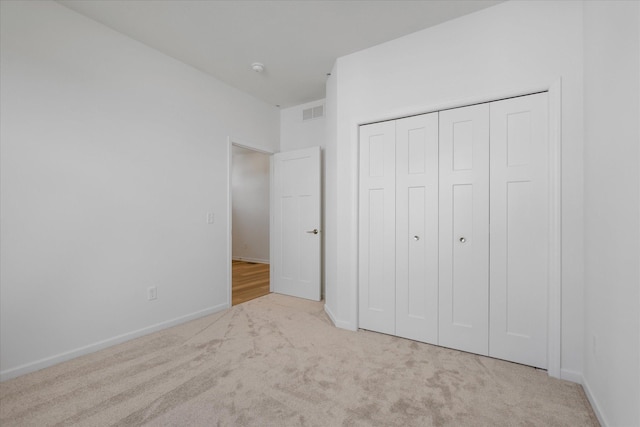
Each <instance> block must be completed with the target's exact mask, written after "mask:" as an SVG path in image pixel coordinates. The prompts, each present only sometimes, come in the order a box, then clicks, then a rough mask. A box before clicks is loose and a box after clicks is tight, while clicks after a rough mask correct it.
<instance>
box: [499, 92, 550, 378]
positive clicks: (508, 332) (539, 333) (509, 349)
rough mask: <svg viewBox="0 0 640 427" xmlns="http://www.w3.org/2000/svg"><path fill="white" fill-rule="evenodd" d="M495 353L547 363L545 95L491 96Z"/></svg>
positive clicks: (543, 365)
mask: <svg viewBox="0 0 640 427" xmlns="http://www.w3.org/2000/svg"><path fill="white" fill-rule="evenodd" d="M490 109H491V200H490V203H491V205H490V206H491V241H490V247H491V253H490V260H491V263H490V275H491V300H490V313H491V315H490V325H491V326H490V341H489V355H490V356H493V357H497V358H501V359H507V360H511V361H514V362H518V363H523V364H525V365H530V366H536V367H539V368H546V367H547V289H548V256H549V253H548V247H549V240H548V239H549V200H548V194H549V193H548V191H549V189H548V187H549V180H548V175H549V166H548V156H549V151H548V150H549V148H548V130H547V123H548V119H547V114H548V113H547V94H546V93H540V94H535V95H529V96H524V97H519V98H512V99H507V100H503V101H496V102H492V103H491V105H490Z"/></svg>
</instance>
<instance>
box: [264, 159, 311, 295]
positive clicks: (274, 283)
mask: <svg viewBox="0 0 640 427" xmlns="http://www.w3.org/2000/svg"><path fill="white" fill-rule="evenodd" d="M272 162H273V196H272V218H271V219H272V224H271V225H272V232H271V290H272V291H273V292H277V293H281V294H286V295H291V296H296V297H300V298H307V299H311V300H314V301H320V298H321V289H320V246H321V238H320V234H319V233H320V224H321V217H320V191H321V189H320V148H319V147H312V148H307V149H304V150H296V151H289V152H284V153H277V154H274V155H273V157H272Z"/></svg>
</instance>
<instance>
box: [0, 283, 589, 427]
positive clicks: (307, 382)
mask: <svg viewBox="0 0 640 427" xmlns="http://www.w3.org/2000/svg"><path fill="white" fill-rule="evenodd" d="M0 425H2V426H3V427H9V426H72V425H73V426H75V425H79V426H109V425H114V426H140V425H145V426H597V425H598V422H597V419H596V418H595V416H594V414H593V412H592V410H591V407H590V406H589V403H588V401H587V399H586V397H585V395H584V392H583V390H582V388H581V386H580V385H577V384H573V383H570V382H566V381H562V380H557V379H553V378H549V377H548V376H547V374H546V372H544V371H539V370H536V369H533V368H530V367H526V366H522V365H518V364H514V363H509V362H504V361H501V360H495V359H491V358H487V357H483V356H477V355H473V354H468V353H463V352H459V351H455V350H449V349H446V348H441V347H436V346H432V345H428V344H422V343H418V342H414V341H410V340H405V339H402V338H397V337H392V336H387V335H383V334H378V333H373V332H367V331H359V332H349V331H345V330H341V329H337V328H335V327H334V326H333V325H332V324H331V322H330V320H329V319H328V317H327V316H326V314H325V313H324V311H323V304H322V303H316V302H312V301H306V300H300V299H296V298H291V297H286V296H282V295H277V294H270V295H267V296H265V297H262V298H258V299H255V300H252V301H249V302H247V303H245V304H241V305H238V306H235V307H233V308H231V309H229V310H226V311H224V312H221V313H217V314H214V315H211V316H207V317H203V318H201V319H198V320H195V321H192V322H189V323H185V324H182V325H179V326H176V327H173V328H170V329H166V330H164V331H161V332H158V333H154V334H150V335H147V336H145V337H142V338H138V339H135V340H132V341H128V342H126V343H123V344H120V345H117V346H113V347H110V348H108V349H105V350H102V351H99V352H96V353H92V354H90V355H87V356H83V357H79V358H77V359H74V360H71V361H69V362H65V363H61V364H59V365H56V366H53V367H51V368H47V369H43V370H41V371H38V372H34V373H32V374H28V375H24V376H21V377H18V378H15V379H13V380H10V381H5V382H3V383H1V384H0Z"/></svg>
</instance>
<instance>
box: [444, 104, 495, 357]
mask: <svg viewBox="0 0 640 427" xmlns="http://www.w3.org/2000/svg"><path fill="white" fill-rule="evenodd" d="M439 142H440V147H439V148H440V203H439V205H440V271H439V278H440V280H439V286H440V288H439V298H440V304H439V308H440V312H439V344H440V345H442V346H445V347H451V348H455V349H459V350H464V351H469V352H472V353H477V354H484V355H486V354H488V345H489V336H488V334H489V325H488V321H489V312H488V310H489V105H488V104H480V105H473V106H470V107H463V108H456V109H452V110H446V111H442V112H440V141H439Z"/></svg>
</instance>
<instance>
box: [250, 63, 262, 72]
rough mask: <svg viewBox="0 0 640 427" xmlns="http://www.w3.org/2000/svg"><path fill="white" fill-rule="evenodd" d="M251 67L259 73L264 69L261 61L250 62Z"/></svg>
mask: <svg viewBox="0 0 640 427" xmlns="http://www.w3.org/2000/svg"><path fill="white" fill-rule="evenodd" d="M251 69H252V70H253V71H255V72H256V73H261V72H263V71H264V64H263V63H261V62H254V63H253V64H251Z"/></svg>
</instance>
